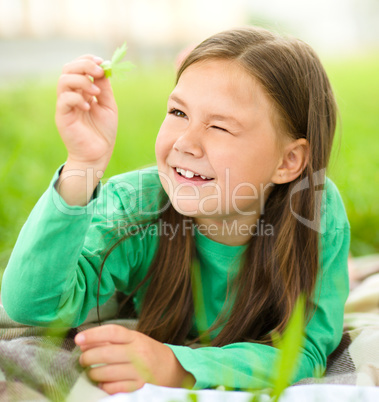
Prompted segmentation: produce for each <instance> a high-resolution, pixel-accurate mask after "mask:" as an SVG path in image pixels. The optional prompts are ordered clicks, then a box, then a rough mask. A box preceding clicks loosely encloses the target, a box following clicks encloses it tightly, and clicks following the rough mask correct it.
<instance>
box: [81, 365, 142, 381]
mask: <svg viewBox="0 0 379 402" xmlns="http://www.w3.org/2000/svg"><path fill="white" fill-rule="evenodd" d="M87 375H88V377H89V378H90V379H91V380H92V381H96V382H101V383H103V382H113V381H125V380H127V381H136V380H138V379H139V376H138V374H137V372H136V370H135V369H134V368H133V366H131V365H130V364H106V365H103V366H100V367H94V368H90V369H89V370H88V371H87Z"/></svg>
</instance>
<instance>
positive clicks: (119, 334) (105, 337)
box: [75, 324, 136, 346]
mask: <svg viewBox="0 0 379 402" xmlns="http://www.w3.org/2000/svg"><path fill="white" fill-rule="evenodd" d="M135 334H136V331H133V330H131V329H127V328H125V327H122V326H120V325H114V324H111V325H102V326H101V327H95V328H91V329H87V330H86V331H83V332H80V333H79V334H78V335H76V336H75V343H76V344H77V345H79V346H80V345H84V344H91V343H99V342H111V343H121V344H122V343H130V342H133V340H134V339H135V337H136V335H135Z"/></svg>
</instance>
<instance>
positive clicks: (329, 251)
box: [2, 28, 349, 393]
mask: <svg viewBox="0 0 379 402" xmlns="http://www.w3.org/2000/svg"><path fill="white" fill-rule="evenodd" d="M101 62H102V60H101V59H99V58H97V57H94V56H89V55H87V56H84V57H81V58H79V59H77V60H75V61H73V62H71V63H68V64H67V65H66V66H65V67H64V69H63V74H62V76H61V77H60V79H59V83H58V101H57V109H56V124H57V127H58V130H59V132H60V135H61V137H62V139H63V141H64V143H65V146H66V148H67V151H68V158H67V161H66V163H65V165H64V166H63V168H60V169H59V170H58V171H57V173H56V174H55V176H54V178H53V180H52V182H51V185H50V187H49V189H48V190H47V192H46V193H45V194H44V195H43V196H42V198H41V199H40V200H39V202H38V203H37V205H36V207H35V208H34V210H33V211H32V213H31V215H30V217H29V219H28V221H27V222H26V224H25V226H24V227H23V229H22V231H21V233H20V236H19V239H18V241H17V244H16V246H15V249H14V251H13V254H12V257H11V259H10V261H9V265H8V267H7V269H6V272H5V275H4V279H3V285H2V299H3V303H4V307H5V309H6V311H7V312H8V314H9V315H10V316H11V317H12V318H13V319H14V320H16V321H19V322H23V323H26V324H31V325H52V323H53V324H54V325H63V326H78V325H80V324H81V323H82V322H83V321H84V320H85V318H86V316H87V314H88V311H89V310H90V309H91V308H93V307H94V306H95V305H96V300H97V297H98V298H99V302H100V304H102V303H104V302H105V301H106V300H107V299H108V298H109V297H110V296H111V295H112V294H113V293H114V291H115V289H118V290H119V291H121V292H123V293H125V294H126V295H129V297H130V298H131V300H133V303H134V306H135V310H136V312H137V314H138V318H139V323H138V327H137V331H132V330H129V329H126V328H124V327H122V326H113V325H111V326H100V327H97V328H93V329H90V330H87V331H84V332H81V333H79V334H78V335H77V336H76V339H75V340H76V343H77V344H78V345H79V346H80V348H81V350H82V352H83V353H82V355H81V357H80V363H81V364H82V366H84V367H89V371H88V375H89V376H90V378H91V379H92V380H94V381H97V382H98V383H99V385H100V386H101V387H102V388H103V389H104V390H105V391H107V392H108V393H116V392H120V391H130V390H135V389H137V388H140V387H142V386H143V384H144V383H146V382H150V383H155V384H159V385H164V386H169V387H179V386H182V385H183V384H187V385H191V386H194V387H195V388H209V387H215V386H217V385H220V384H222V385H225V386H229V387H233V388H237V389H247V388H250V389H251V388H262V387H270V386H271V380H270V378H271V370H272V366H273V363H274V362H275V360H276V359H277V358H278V354H279V352H278V350H277V349H276V348H275V347H273V346H272V335H273V334H275V333H278V332H279V333H282V332H283V330H284V328H285V327H286V324H287V323H288V319H289V317H290V315H291V312H292V309H293V307H294V304H295V302H296V300H297V298H298V297H299V296H300V295H301V294H305V295H306V297H307V303H306V311H307V325H306V328H305V335H304V343H303V347H302V350H301V358H300V362H299V365H298V368H297V371H296V374H295V376H294V378H293V382H296V381H298V380H300V379H301V378H304V377H309V376H312V375H313V374H314V372H315V370H316V369H317V370H319V369H320V368H325V365H326V358H327V356H328V355H329V354H330V353H331V352H332V351H333V350H334V349H335V348H336V347H337V345H338V343H339V341H340V339H341V335H342V322H343V308H344V303H345V300H346V298H347V294H348V275H347V255H348V249H349V224H348V221H347V218H346V214H345V210H344V207H343V204H342V201H341V198H340V196H339V193H338V190H337V189H336V187H335V186H334V184H333V183H332V182H331V181H330V180H328V179H325V176H324V173H325V168H326V166H327V163H328V160H329V155H330V150H331V146H332V140H333V135H334V131H335V123H336V106H335V101H334V97H333V94H332V90H331V87H330V84H329V81H328V78H327V76H326V73H325V71H324V69H323V67H322V66H321V64H320V61H319V59H318V58H317V56H316V55H315V53H314V52H313V51H312V49H311V48H310V47H309V46H307V45H306V44H304V43H303V42H301V41H299V40H295V39H288V38H282V37H279V36H277V35H274V34H272V33H270V32H268V31H266V30H263V29H258V28H242V29H235V30H231V31H226V32H222V33H220V34H217V35H215V36H213V37H211V38H209V39H207V40H205V41H204V42H203V43H201V44H200V45H199V46H197V47H196V48H195V49H194V50H193V51H192V52H191V53H190V54H189V55H188V57H187V58H186V59H185V60H184V61H183V63H182V65H181V67H180V69H179V71H178V77H177V83H176V86H175V88H174V90H173V92H172V93H171V95H170V97H169V99H168V108H167V115H166V118H165V120H164V121H163V124H162V126H161V129H160V131H159V134H158V137H157V141H156V158H157V168H149V169H145V170H142V171H137V172H131V173H127V174H122V175H119V176H116V177H114V178H112V179H111V180H109V181H108V182H107V184H106V185H105V186H104V187H101V185H100V184H99V178H100V177H101V176H102V175H103V172H104V170H105V169H106V166H107V164H108V162H109V160H110V157H111V154H112V151H113V147H114V143H115V138H116V128H117V107H116V104H115V100H114V98H113V95H112V90H111V86H110V83H109V81H108V79H106V78H105V77H104V72H103V70H102V69H101V67H99V64H100V63H101ZM90 77H92V78H93V82H92V80H91V79H90ZM147 113H148V110H147ZM99 276H100V277H101V279H100V282H99V286H98V280H99ZM201 307H203V309H202V308H201ZM195 313H196V314H195ZM199 339H200V340H203V342H207V341H208V344H207V345H205V347H201V348H197V349H194V348H191V347H190V346H189V345H190V344H191V340H192V343H193V342H194V341H198V340H199Z"/></svg>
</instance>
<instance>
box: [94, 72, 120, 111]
mask: <svg viewBox="0 0 379 402" xmlns="http://www.w3.org/2000/svg"><path fill="white" fill-rule="evenodd" d="M94 84H95V85H96V86H97V87H98V88H99V89H100V94H99V95H96V99H97V102H98V104H99V105H101V106H107V107H111V108H114V106H115V104H116V101H115V99H114V95H113V90H112V85H111V82H110V80H109V78H105V76H103V77H101V78H96V79H95V80H94Z"/></svg>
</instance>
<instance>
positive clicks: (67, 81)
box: [55, 55, 117, 169]
mask: <svg viewBox="0 0 379 402" xmlns="http://www.w3.org/2000/svg"><path fill="white" fill-rule="evenodd" d="M101 63H102V60H101V59H100V58H98V57H96V56H92V55H86V56H82V57H79V58H77V59H75V60H74V61H72V62H70V63H68V64H66V65H65V66H64V67H63V71H62V75H61V76H60V78H59V81H58V88H57V95H58V98H57V106H56V114H55V121H56V125H57V127H58V131H59V133H60V135H61V137H62V140H63V142H64V144H65V146H66V148H67V151H68V162H71V163H72V164H79V165H82V166H85V165H89V166H98V167H101V168H103V169H105V167H106V166H107V164H108V162H109V159H110V157H111V154H112V151H113V147H114V143H115V140H116V132H117V105H116V102H115V99H114V96H113V92H112V88H111V84H110V82H109V80H108V79H107V78H105V76H104V71H103V69H102V68H101V67H100V64H101Z"/></svg>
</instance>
